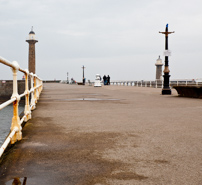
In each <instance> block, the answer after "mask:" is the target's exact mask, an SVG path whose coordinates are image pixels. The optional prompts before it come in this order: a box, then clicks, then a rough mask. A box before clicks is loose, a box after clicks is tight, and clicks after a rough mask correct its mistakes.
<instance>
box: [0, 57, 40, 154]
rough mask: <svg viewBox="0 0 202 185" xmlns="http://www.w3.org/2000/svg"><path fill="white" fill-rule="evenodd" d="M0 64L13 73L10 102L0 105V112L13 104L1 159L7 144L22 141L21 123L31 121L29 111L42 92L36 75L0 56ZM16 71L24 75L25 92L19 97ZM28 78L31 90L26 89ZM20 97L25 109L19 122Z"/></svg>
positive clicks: (0, 151) (1, 149) (0, 150)
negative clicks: (22, 99) (9, 127)
mask: <svg viewBox="0 0 202 185" xmlns="http://www.w3.org/2000/svg"><path fill="white" fill-rule="evenodd" d="M0 63H2V64H4V65H6V66H8V67H11V69H12V72H13V94H12V96H11V98H10V100H8V101H6V102H4V103H2V104H0V110H1V109H3V108H5V107H6V106H8V105H10V104H11V103H13V118H12V122H11V130H10V134H9V136H8V137H7V138H6V140H5V141H4V143H3V145H2V146H1V148H0V157H1V156H2V154H3V152H4V151H5V149H6V147H7V146H8V144H9V143H11V144H14V143H15V142H16V141H18V140H21V139H22V132H21V130H22V127H21V125H22V123H23V122H27V121H28V120H29V119H31V111H32V110H34V109H35V108H36V103H37V100H38V99H39V96H40V94H41V91H42V90H43V81H42V80H41V79H40V78H39V77H37V75H36V74H33V73H29V71H28V70H27V69H21V68H20V66H19V64H18V63H17V62H16V61H13V62H12V63H11V62H9V61H8V60H6V59H4V58H3V57H1V56H0ZM18 71H20V72H22V73H24V75H25V92H24V93H22V94H20V95H19V94H18V81H17V72H18ZM29 77H30V86H31V89H29V87H28V86H29ZM30 95H31V103H29V99H30ZM22 97H25V108H24V116H23V117H22V118H21V120H20V118H19V114H18V105H19V101H20V99H21V98H22Z"/></svg>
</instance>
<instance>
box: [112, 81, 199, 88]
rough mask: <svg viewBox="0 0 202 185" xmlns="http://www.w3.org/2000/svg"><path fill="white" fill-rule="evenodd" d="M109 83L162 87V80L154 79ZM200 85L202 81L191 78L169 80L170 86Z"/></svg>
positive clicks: (113, 83) (113, 82)
mask: <svg viewBox="0 0 202 185" xmlns="http://www.w3.org/2000/svg"><path fill="white" fill-rule="evenodd" d="M110 84H111V85H123V86H136V87H154V88H163V80H155V81H149V80H147V81H145V80H141V81H112V82H110ZM174 85H176V86H180V85H186V86H202V82H198V81H193V80H171V81H170V86H171V87H172V86H174Z"/></svg>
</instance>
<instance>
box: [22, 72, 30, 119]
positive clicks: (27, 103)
mask: <svg viewBox="0 0 202 185" xmlns="http://www.w3.org/2000/svg"><path fill="white" fill-rule="evenodd" d="M28 74H29V71H28V70H26V73H25V94H26V95H25V110H24V114H25V115H26V117H25V120H24V121H25V122H27V121H28V120H30V119H31V117H32V116H31V109H30V105H29V94H30V93H29V84H28V81H29V80H28Z"/></svg>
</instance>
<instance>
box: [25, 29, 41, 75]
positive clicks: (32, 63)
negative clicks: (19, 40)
mask: <svg viewBox="0 0 202 185" xmlns="http://www.w3.org/2000/svg"><path fill="white" fill-rule="evenodd" d="M26 42H28V43H29V54H28V55H29V57H28V58H29V61H28V68H29V72H30V73H31V72H32V73H33V74H35V73H36V63H35V43H37V42H38V40H36V38H35V33H34V31H33V26H32V28H31V31H30V32H29V37H28V39H27V40H26Z"/></svg>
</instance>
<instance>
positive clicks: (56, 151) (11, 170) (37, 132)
mask: <svg viewBox="0 0 202 185" xmlns="http://www.w3.org/2000/svg"><path fill="white" fill-rule="evenodd" d="M160 93H161V89H154V88H144V87H142V88H141V87H125V86H124V87H123V86H105V87H101V88H99V87H98V88H94V87H93V86H76V85H66V84H45V87H44V91H43V93H42V95H41V99H40V101H39V103H38V104H37V109H36V110H35V111H34V112H33V114H32V117H33V118H32V120H30V121H29V122H28V123H27V124H26V125H25V127H24V128H23V140H22V141H20V142H18V143H17V144H15V145H14V146H13V147H12V148H11V149H10V150H9V153H6V154H5V155H4V157H3V161H2V162H1V164H0V184H5V183H6V184H12V182H13V179H14V178H16V177H19V178H20V180H21V182H22V181H23V178H24V177H27V184H29V185H34V184H37V185H38V184H44V185H46V184H49V185H52V184H54V185H55V184H59V185H63V184H65V185H75V184H76V185H91V184H92V185H111V184H112V185H134V184H135V185H136V184H137V185H139V184H141V185H142V184H144V185H145V184H158V185H159V184H163V185H164V184H165V185H168V184H169V185H172V184H177V185H178V184H179V185H181V184H183V185H195V184H196V185H200V184H202V121H201V120H202V114H201V112H202V100H201V99H192V98H183V97H177V93H176V92H175V90H173V95H171V96H169V95H168V96H163V95H160Z"/></svg>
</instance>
